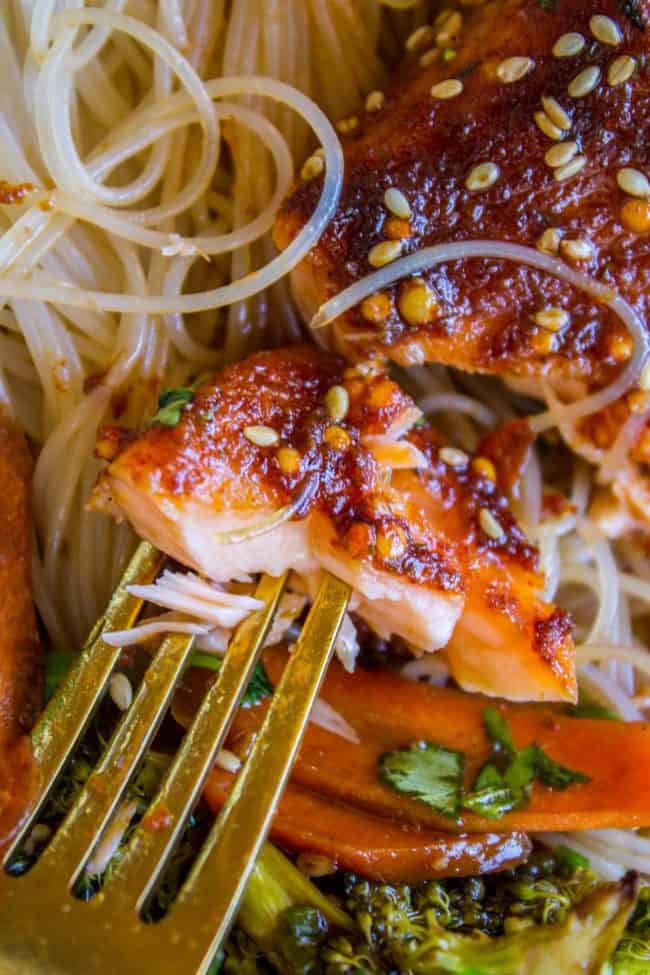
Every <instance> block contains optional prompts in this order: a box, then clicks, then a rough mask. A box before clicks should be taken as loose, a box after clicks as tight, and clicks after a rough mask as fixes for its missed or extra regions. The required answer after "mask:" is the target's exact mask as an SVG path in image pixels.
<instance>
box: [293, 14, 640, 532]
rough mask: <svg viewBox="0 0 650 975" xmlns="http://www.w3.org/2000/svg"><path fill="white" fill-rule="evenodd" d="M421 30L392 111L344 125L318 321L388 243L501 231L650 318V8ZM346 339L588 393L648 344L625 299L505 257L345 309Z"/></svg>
mask: <svg viewBox="0 0 650 975" xmlns="http://www.w3.org/2000/svg"><path fill="white" fill-rule="evenodd" d="M468 7H469V8H470V9H468ZM594 17H595V18H596V20H595V21H594V20H592V18H594ZM445 18H446V19H445ZM421 36H422V37H423V43H422V45H421V46H419V47H418V46H417V45H416V47H417V50H415V51H413V52H412V53H410V54H407V57H406V60H405V62H404V64H403V65H402V67H401V68H400V70H399V71H398V72H397V73H396V75H395V76H394V78H393V80H392V82H391V83H390V84H389V85H388V87H387V89H386V91H385V93H384V95H385V97H384V101H383V104H382V106H381V108H380V109H379V110H378V111H371V112H368V111H362V112H360V113H359V115H358V124H357V125H356V127H355V126H353V125H349V126H348V127H347V128H348V130H349V131H346V134H344V135H342V136H341V138H342V141H343V143H344V150H345V176H344V184H343V191H342V195H341V199H340V203H339V207H338V211H337V213H336V215H335V217H334V219H333V220H332V221H331V223H330V225H329V226H328V228H327V230H326V232H325V233H324V235H323V236H322V237H321V239H320V241H319V243H318V245H317V246H316V247H315V248H313V249H312V251H310V253H309V254H308V255H307V257H306V258H305V259H304V261H303V262H302V263H301V264H300V265H299V266H298V268H297V269H296V270H295V271H294V274H293V288H294V292H295V294H296V297H297V299H298V303H299V305H300V308H301V309H302V311H303V314H304V316H305V319H306V320H307V321H308V320H309V319H310V317H311V316H312V315H313V314H314V312H315V311H316V310H317V308H318V307H319V306H320V305H321V304H323V303H324V302H325V301H327V300H328V299H329V298H331V297H333V296H334V295H336V294H338V293H339V292H341V291H343V290H344V289H345V288H346V287H348V286H349V285H351V284H353V283H354V282H356V281H358V280H360V279H362V278H363V277H365V276H366V275H368V274H369V273H370V272H372V271H374V270H375V269H376V267H377V266H378V265H379V264H381V263H382V261H383V260H384V259H387V257H393V256H394V254H389V255H388V256H387V255H381V253H379V254H378V252H377V250H376V248H377V246H378V245H379V246H380V247H381V246H383V245H384V244H388V245H389V246H390V247H393V248H394V250H395V251H396V252H397V253H398V254H399V255H400V256H404V255H408V254H411V253H413V252H415V251H417V250H420V249H421V248H423V247H426V246H429V245H434V244H446V243H455V242H462V241H469V240H475V239H493V240H497V241H504V242H513V243H516V244H524V245H528V246H529V247H536V248H538V249H540V250H544V251H546V252H547V253H551V254H554V255H555V256H557V257H559V258H560V259H561V260H563V261H564V262H566V263H567V264H568V265H569V266H571V267H573V268H576V269H578V270H581V271H584V272H586V273H588V274H589V275H591V276H592V277H594V278H595V279H597V280H598V281H599V282H601V283H603V284H605V285H607V286H611V287H612V289H616V290H617V291H618V292H619V293H620V294H621V295H622V297H623V298H625V299H626V300H627V301H628V302H629V303H630V304H631V305H632V306H633V307H634V308H635V309H636V311H637V312H638V313H639V315H640V317H641V318H642V319H643V320H644V321H645V322H646V323H647V321H648V313H649V311H650V188H649V184H648V180H649V179H650V72H649V71H648V68H647V65H648V59H649V58H650V3H649V2H648V0H639V2H638V3H634V4H621V3H617V2H616V0H604V2H601V0H599V2H598V3H596V2H594V0H588V2H586V3H584V2H579V0H566V2H563V3H558V4H555V3H539V2H538V0H493V2H490V3H483V4H481V5H476V6H475V5H473V4H472V5H468V6H465V5H463V6H462V7H461V8H460V9H458V10H456V11H455V12H454V13H453V14H452V13H451V8H450V9H448V10H447V11H446V13H443V14H441V15H440V17H439V18H438V21H435V22H434V27H433V29H432V30H431V31H430V36H429V37H427V35H426V32H424V34H422V35H421ZM443 50H444V51H445V52H446V55H445V56H443ZM421 62H423V63H421ZM321 185H322V180H321V178H320V177H316V178H312V179H309V180H304V179H301V180H300V181H299V183H298V184H297V186H296V187H295V189H294V191H293V192H292V194H291V195H290V196H289V198H288V199H287V201H286V202H285V204H284V207H283V209H282V210H281V212H280V214H279V216H278V218H277V222H276V227H275V238H276V242H277V243H278V245H279V246H280V247H282V248H284V247H286V246H287V245H288V243H289V242H290V241H291V240H292V239H293V238H294V236H295V235H296V233H298V232H299V230H300V229H301V228H302V226H304V224H305V222H306V221H307V220H308V218H309V216H310V214H311V213H312V212H313V209H314V206H315V203H316V200H317V198H318V195H319V193H320V191H321ZM387 191H391V193H392V198H391V196H389V197H386V193H387ZM395 194H399V195H397V196H396V195H395ZM387 200H388V202H387ZM391 207H392V210H391ZM396 212H397V213H401V216H397V215H396ZM405 215H406V216H405ZM553 308H558V309H559V310H560V317H557V318H556V320H555V323H554V326H553V329H554V330H551V329H547V328H545V327H542V326H540V325H539V324H538V323H537V316H539V314H540V312H544V311H545V310H547V309H553ZM556 326H557V328H556ZM331 337H332V340H333V344H334V346H335V347H336V349H337V350H338V351H340V352H341V353H342V354H344V355H345V356H346V357H347V358H349V359H353V360H355V361H356V360H363V359H364V358H365V357H366V356H367V355H368V354H369V353H371V352H372V353H375V354H379V355H382V356H387V357H389V358H391V359H393V360H395V361H396V362H398V363H400V364H402V365H417V364H420V363H423V362H438V363H445V364H448V365H451V366H454V367H455V368H458V369H463V370H466V371H471V372H482V373H492V374H497V375H500V376H502V377H504V379H506V380H508V381H510V380H511V379H513V378H516V379H517V380H518V381H522V380H525V381H526V384H527V388H528V390H529V391H533V392H535V394H536V395H539V396H540V397H541V398H543V397H542V388H541V385H540V382H539V380H540V379H544V380H545V381H546V382H548V383H549V384H550V385H551V386H552V387H553V388H554V389H555V392H556V394H557V395H558V396H559V397H560V399H568V400H574V399H581V398H582V397H584V395H585V394H586V392H587V391H589V390H593V389H595V388H600V387H603V386H604V385H606V384H608V383H610V382H611V381H612V380H613V379H614V378H615V377H616V376H617V375H618V374H619V373H620V371H621V370H622V369H623V368H624V366H625V364H626V363H627V362H628V360H629V358H630V355H631V353H632V340H631V339H630V336H629V335H628V333H627V332H626V329H625V327H624V326H623V324H622V322H621V321H620V320H619V319H618V318H617V317H616V316H615V315H614V313H613V312H612V311H611V310H610V309H609V308H607V307H606V306H605V305H602V304H598V303H597V302H595V301H594V300H592V299H591V298H590V297H588V296H587V295H585V294H584V293H583V292H581V291H579V290H577V289H575V288H573V287H572V286H571V285H569V284H567V283H566V282H564V281H562V280H560V279H559V278H556V277H555V276H552V275H550V274H548V273H545V272H542V271H540V270H538V269H535V268H532V267H529V266H525V265H522V264H517V263H514V262H510V261H504V260H493V259H469V260H457V261H443V262H442V263H440V264H438V265H437V266H435V267H432V268H431V269H429V270H428V271H425V272H423V273H421V274H419V275H418V276H417V278H414V279H404V280H402V281H400V282H398V283H396V284H394V285H392V286H389V287H387V288H385V289H384V290H382V291H381V292H379V293H378V294H375V295H373V296H371V297H370V298H369V299H368V300H367V301H365V302H363V303H361V304H359V305H356V306H355V307H354V308H352V309H350V311H349V312H347V313H346V314H344V315H343V316H341V318H340V319H338V320H337V321H336V322H335V323H334V324H333V327H332V333H331ZM649 403H650V397H648V395H647V394H643V393H640V392H639V391H638V390H636V391H632V393H631V395H630V396H628V397H625V398H623V399H621V400H620V401H619V402H618V403H617V404H616V405H615V408H613V409H611V410H608V411H607V416H599V417H594V418H593V421H592V422H591V423H588V422H585V423H583V424H581V425H580V429H579V431H578V432H577V436H576V442H575V448H576V449H577V450H578V451H579V452H581V453H582V454H583V455H584V456H585V457H586V458H587V459H589V460H591V461H593V462H594V463H600V462H601V461H602V460H603V458H604V456H605V454H606V452H607V450H609V449H610V447H611V446H612V444H613V442H614V439H615V437H616V434H617V433H618V431H619V430H620V429H621V427H622V425H623V424H624V423H625V422H626V420H627V419H628V418H629V417H630V415H631V412H632V411H635V412H644V411H645V412H646V414H647V411H648V407H649ZM649 457H650V425H648V424H646V425H645V428H644V427H643V425H641V426H640V428H639V430H638V432H637V435H636V437H634V438H633V440H632V443H631V444H630V456H629V460H630V463H629V466H628V467H626V469H625V470H623V467H622V465H621V463H618V464H617V465H616V467H617V471H618V475H619V476H618V478H617V486H616V493H617V494H618V496H619V498H620V499H621V501H622V503H623V504H625V505H627V506H628V508H629V517H630V518H631V519H637V520H638V518H639V516H641V517H642V518H645V519H646V521H647V522H648V523H650V487H649V485H648V478H647V473H646V471H647V466H646V465H647V462H648V458H649ZM623 460H624V461H625V458H623Z"/></svg>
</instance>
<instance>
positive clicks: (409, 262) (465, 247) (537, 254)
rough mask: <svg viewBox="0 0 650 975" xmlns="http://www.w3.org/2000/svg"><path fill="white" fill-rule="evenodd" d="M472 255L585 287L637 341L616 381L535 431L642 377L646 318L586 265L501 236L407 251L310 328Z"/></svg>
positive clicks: (539, 421)
mask: <svg viewBox="0 0 650 975" xmlns="http://www.w3.org/2000/svg"><path fill="white" fill-rule="evenodd" d="M467 258H492V259H497V260H499V259H500V260H506V261H515V262H516V263H519V264H529V265H531V266H532V267H536V268H538V269H539V270H541V271H546V272H547V273H549V274H552V275H554V277H558V278H561V279H562V280H564V281H567V282H568V283H569V284H571V285H573V286H574V287H576V288H578V289H579V290H580V291H584V292H586V293H587V294H589V295H591V297H592V298H594V299H596V301H598V302H599V303H600V304H603V305H607V306H608V307H610V308H611V309H612V310H613V311H614V312H615V313H616V314H617V315H618V317H619V318H620V319H621V321H622V322H623V324H624V325H625V327H626V329H627V331H628V332H629V333H630V336H631V337H632V339H633V341H634V352H633V353H632V356H631V358H630V361H629V362H628V364H627V366H626V367H625V369H624V370H623V371H622V372H621V373H620V375H619V376H618V377H617V378H616V379H615V380H614V382H612V383H611V384H610V385H609V386H607V387H606V388H605V389H602V390H599V392H597V393H592V394H590V395H589V396H586V397H584V398H583V399H582V400H580V401H579V402H576V403H571V404H570V405H562V406H558V407H557V408H555V409H553V410H549V411H547V412H545V413H541V414H539V415H537V416H534V417H531V419H530V425H531V428H532V430H533V431H534V432H535V433H542V432H543V431H544V430H547V429H549V427H552V426H557V425H558V424H559V423H569V422H575V421H576V420H578V419H579V418H580V417H583V416H587V415H588V414H590V413H594V412H596V410H600V409H602V408H603V407H604V406H607V405H608V404H609V403H612V402H614V400H617V399H619V398H620V397H621V396H623V395H624V394H625V393H626V392H627V391H628V390H629V389H630V388H631V387H632V386H633V385H634V383H635V382H636V381H637V380H638V378H639V376H640V374H641V371H642V369H643V367H644V365H645V363H646V362H647V361H648V353H649V351H650V338H649V337H648V333H647V331H646V329H645V327H644V324H643V322H642V321H641V319H640V318H639V316H638V315H637V313H636V311H635V310H634V309H633V308H632V306H631V305H630V304H628V302H627V301H625V299H624V298H622V297H621V296H620V295H618V294H616V293H614V292H612V290H611V289H609V288H606V287H605V286H604V285H602V284H600V282H599V281H596V280H595V279H594V278H591V277H589V276H588V275H586V274H583V273H582V272H580V271H575V270H574V269H573V268H570V267H569V266H568V265H566V264H564V263H563V262H562V261H560V260H559V259H558V258H555V257H551V256H550V255H549V254H543V253H542V252H541V251H537V250H535V249H534V248H532V247H524V246H522V245H521V244H511V243H504V242H503V241H498V240H469V241H462V242H460V243H458V242H454V243H448V244H436V245H434V246H433V247H424V248H422V249H421V250H419V251H415V252H414V253H413V254H409V255H408V256H407V257H402V258H399V259H398V260H396V261H393V262H392V263H391V264H387V265H386V266H385V267H383V268H381V269H380V270H378V271H375V272H373V273H372V274H368V275H366V276H365V277H364V278H362V279H361V280H359V281H356V282H355V283H354V284H352V285H350V287H348V288H346V289H345V290H344V291H342V292H340V293H339V294H338V295H336V296H335V297H334V298H331V299H330V300H329V301H328V302H326V304H324V305H323V306H322V307H321V308H320V309H319V310H318V312H317V313H316V314H315V315H314V317H313V318H312V321H311V323H310V328H311V329H312V330H317V329H320V328H323V327H324V326H326V325H328V324H329V323H330V322H332V321H334V320H335V319H337V318H339V317H340V316H341V315H343V314H345V312H347V311H348V310H349V309H350V308H352V307H354V306H355V305H358V304H359V303H360V302H361V301H363V299H364V298H366V297H368V296H369V295H371V294H374V293H375V292H376V291H381V290H382V289H384V288H387V287H388V286H389V285H391V284H394V283H395V281H398V280H399V279H400V278H403V277H405V276H406V275H412V274H418V273H421V272H423V271H425V270H427V269H429V268H432V267H435V266H436V265H437V264H442V263H444V262H447V261H457V260H466V259H467Z"/></svg>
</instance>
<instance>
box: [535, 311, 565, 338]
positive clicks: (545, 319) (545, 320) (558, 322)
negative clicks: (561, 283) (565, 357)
mask: <svg viewBox="0 0 650 975" xmlns="http://www.w3.org/2000/svg"><path fill="white" fill-rule="evenodd" d="M533 318H534V320H535V322H536V324H537V325H539V326H540V328H545V329H546V330H547V331H549V332H559V331H560V329H561V328H564V327H565V326H566V325H568V324H569V313H568V311H565V309H564V308H554V307H549V308H542V310H541V311H538V312H537V314H536V315H534V316H533Z"/></svg>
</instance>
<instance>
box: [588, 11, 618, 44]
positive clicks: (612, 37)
mask: <svg viewBox="0 0 650 975" xmlns="http://www.w3.org/2000/svg"><path fill="white" fill-rule="evenodd" d="M589 30H590V31H591V33H592V34H593V35H594V37H595V38H596V40H597V41H600V43H601V44H610V45H611V46H612V47H616V45H617V44H620V43H621V41H622V40H623V34H622V32H621V28H620V27H619V26H618V24H617V23H616V21H615V20H612V18H611V17H605V16H604V15H603V14H596V15H595V16H594V17H591V19H590V20H589Z"/></svg>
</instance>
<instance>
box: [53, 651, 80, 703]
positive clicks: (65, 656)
mask: <svg viewBox="0 0 650 975" xmlns="http://www.w3.org/2000/svg"><path fill="white" fill-rule="evenodd" d="M75 657H76V654H74V653H70V652H69V651H68V650H50V652H49V653H48V654H47V657H46V658H45V700H46V701H49V699H50V698H51V697H52V695H53V694H54V692H55V690H56V689H57V687H58V686H59V684H60V683H61V681H62V680H63V678H64V677H65V675H66V674H67V673H68V670H69V669H70V667H71V666H72V661H73V660H74V659H75Z"/></svg>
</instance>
